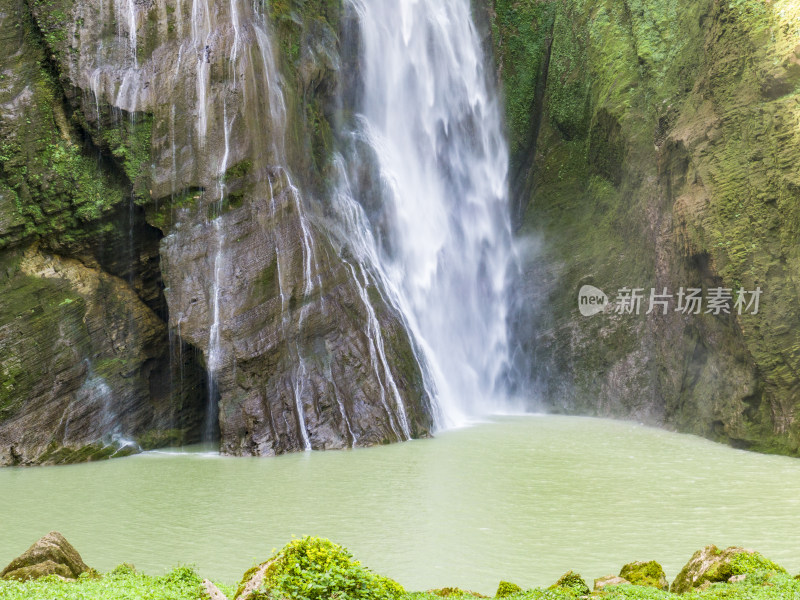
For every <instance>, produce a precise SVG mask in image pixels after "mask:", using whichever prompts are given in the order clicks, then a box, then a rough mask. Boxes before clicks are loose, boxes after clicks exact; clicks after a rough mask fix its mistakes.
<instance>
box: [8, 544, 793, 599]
mask: <svg viewBox="0 0 800 600" xmlns="http://www.w3.org/2000/svg"><path fill="white" fill-rule="evenodd" d="M137 590H139V591H137ZM143 590H147V592H146V593H145V592H144V591H143ZM140 597H142V598H144V597H146V598H153V599H159V600H161V599H167V598H168V599H172V598H175V599H178V598H186V599H187V600H188V599H192V600H199V599H203V600H229V599H230V600H266V599H272V598H276V599H277V598H280V599H282V600H322V599H323V598H336V599H338V600H367V599H376V600H426V599H428V600H436V599H437V598H450V597H452V598H465V599H470V598H487V597H489V596H484V595H482V594H479V593H476V592H470V591H466V590H461V589H458V588H441V589H436V590H428V591H426V592H407V591H406V590H404V589H403V587H402V586H401V585H400V584H399V583H397V582H396V581H393V580H391V579H388V578H386V577H383V576H380V575H377V574H375V573H373V572H371V571H370V570H369V569H367V568H365V567H363V566H362V565H361V564H360V563H359V562H358V561H357V560H355V559H354V558H353V556H352V555H351V554H350V553H349V552H348V551H347V550H346V549H345V548H343V547H342V546H339V545H337V544H335V543H333V542H331V541H329V540H326V539H321V538H314V537H304V538H302V539H296V540H293V541H291V542H290V543H288V544H287V545H286V546H284V547H283V548H282V549H281V550H280V551H278V552H276V553H274V555H273V556H272V557H271V558H269V559H268V560H267V561H265V562H263V563H261V564H258V565H256V566H254V567H253V568H251V569H250V570H248V571H247V572H246V573H245V574H244V575H243V577H242V579H241V581H240V583H239V585H238V587H237V588H236V589H235V590H234V589H233V588H229V587H228V586H225V585H222V584H217V583H213V582H211V581H209V580H208V579H202V578H201V576H200V575H198V574H197V573H196V572H195V571H194V570H193V569H191V568H189V567H178V568H176V569H175V570H173V571H172V572H171V573H169V574H167V575H165V576H162V577H151V576H148V575H144V574H141V573H138V572H137V571H136V570H135V568H134V567H133V566H131V565H121V566H119V567H117V568H116V569H114V570H113V571H111V572H110V573H107V574H101V573H99V572H98V571H96V570H95V569H92V568H90V567H89V566H88V565H86V564H85V563H84V562H83V560H82V558H81V556H80V554H79V553H78V551H77V550H76V549H75V548H74V547H73V546H72V545H71V544H70V543H69V542H68V541H67V540H66V539H65V538H64V536H63V535H61V534H60V533H58V532H55V531H54V532H51V533H49V534H48V535H46V536H44V537H43V538H41V539H40V540H38V541H37V542H36V543H34V544H33V545H32V546H31V547H30V548H28V550H26V551H25V552H24V553H23V554H22V555H20V556H19V557H17V558H15V559H14V560H13V561H11V563H10V564H9V565H8V566H7V567H6V568H5V569H3V570H2V571H1V572H0V598H4V599H5V598H9V599H11V600H18V599H19V600H21V599H35V598H70V599H71V598H75V599H76V600H77V599H78V598H80V599H86V598H98V599H104V598H109V599H110V598H140ZM494 597H495V598H498V599H499V598H510V599H519V600H522V599H532V600H571V599H579V598H587V599H588V598H605V599H609V600H614V599H619V600H624V599H632V600H633V599H641V600H650V599H652V600H655V599H664V600H666V599H668V598H677V597H682V598H686V599H692V600H694V599H698V600H700V599H705V600H715V599H722V598H726V599H738V598H741V599H742V600H745V599H748V600H761V599H763V600H771V599H773V598H800V575H798V576H797V577H794V578H793V577H791V576H790V575H789V574H788V573H787V571H786V569H784V568H783V567H781V566H780V565H778V564H776V563H774V562H772V561H771V560H769V559H768V558H766V557H764V556H763V555H761V554H759V553H758V552H756V551H754V550H749V549H746V548H741V547H729V548H725V549H720V548H717V547H716V546H713V545H712V546H706V547H705V548H703V549H701V550H698V551H697V552H695V553H694V554H693V555H692V557H691V558H690V559H689V561H688V562H687V563H686V565H685V566H684V567H683V569H681V571H680V572H679V573H678V575H677V576H676V577H675V579H674V580H673V581H672V583H670V582H669V581H668V580H667V577H666V575H665V573H664V569H663V568H662V567H661V565H660V564H659V563H658V562H656V561H654V560H651V561H647V562H632V563H628V564H626V565H624V566H623V567H622V568H621V569H620V571H619V574H618V575H613V574H610V575H607V576H604V577H600V578H598V579H595V580H594V586H593V589H592V588H590V587H589V585H588V584H587V583H586V581H585V580H584V579H583V578H582V577H581V576H580V575H579V574H577V573H574V572H572V571H569V572H567V573H565V574H564V575H563V576H562V577H561V578H560V579H559V580H558V581H557V582H556V583H554V584H553V585H551V586H550V587H548V588H537V589H529V590H525V589H523V588H522V587H520V586H519V585H516V584H514V583H511V582H508V581H501V582H500V583H499V585H498V588H497V592H496V593H495V596H494Z"/></svg>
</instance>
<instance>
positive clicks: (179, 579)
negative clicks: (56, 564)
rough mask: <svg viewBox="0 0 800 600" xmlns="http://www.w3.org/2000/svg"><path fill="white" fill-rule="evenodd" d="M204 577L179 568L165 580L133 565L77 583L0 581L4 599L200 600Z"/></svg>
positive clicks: (51, 579)
mask: <svg viewBox="0 0 800 600" xmlns="http://www.w3.org/2000/svg"><path fill="white" fill-rule="evenodd" d="M202 581H203V580H202V578H201V577H200V576H199V575H198V574H197V573H196V572H195V571H194V570H193V569H191V568H189V567H178V568H176V569H174V570H173V571H171V572H170V573H167V574H166V575H164V576H162V577H151V576H149V575H144V574H142V573H137V572H136V571H135V570H134V569H133V568H132V567H130V566H129V565H121V566H119V567H117V568H116V569H114V570H113V571H111V572H110V573H108V574H106V575H103V576H100V575H98V574H96V573H85V574H83V575H81V577H80V578H79V579H78V581H76V582H68V581H63V580H61V579H59V578H58V577H57V576H50V577H44V578H42V579H37V580H33V581H26V582H16V581H2V580H0V597H1V598H3V600H29V599H30V600H32V599H34V598H47V599H48V600H89V599H91V600H123V599H125V600H131V599H134V598H136V599H140V598H141V599H147V600H200V598H201V597H202V596H201V587H200V585H201V583H202Z"/></svg>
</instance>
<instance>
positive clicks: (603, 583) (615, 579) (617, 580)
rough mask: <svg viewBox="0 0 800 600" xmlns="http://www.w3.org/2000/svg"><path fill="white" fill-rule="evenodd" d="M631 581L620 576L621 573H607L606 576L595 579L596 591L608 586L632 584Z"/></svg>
mask: <svg viewBox="0 0 800 600" xmlns="http://www.w3.org/2000/svg"><path fill="white" fill-rule="evenodd" d="M630 583H631V582H630V581H628V580H627V579H624V578H622V577H620V576H619V575H606V576H605V577H601V578H600V579H595V580H594V591H595V592H599V591H600V590H602V589H603V588H607V587H610V586H612V585H630Z"/></svg>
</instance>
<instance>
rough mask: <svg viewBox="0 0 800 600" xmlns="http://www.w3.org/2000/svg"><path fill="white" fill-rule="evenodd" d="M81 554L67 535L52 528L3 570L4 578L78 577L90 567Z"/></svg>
mask: <svg viewBox="0 0 800 600" xmlns="http://www.w3.org/2000/svg"><path fill="white" fill-rule="evenodd" d="M89 570H90V569H89V567H88V566H87V565H86V563H84V562H83V559H82V558H81V555H80V554H79V553H78V551H77V550H76V549H75V548H73V547H72V544H70V543H69V542H68V541H67V540H66V539H65V538H64V536H63V535H61V534H60V533H58V532H57V531H51V532H50V533H48V534H47V535H46V536H44V537H43V538H41V539H40V540H39V541H37V542H36V543H35V544H33V545H32V546H31V547H30V548H28V549H27V550H26V551H25V552H24V553H23V554H21V555H20V556H18V557H17V558H15V559H14V560H12V561H11V562H10V563H9V565H8V566H7V567H6V568H5V569H3V571H2V572H0V577H1V578H3V579H16V580H18V581H28V580H30V579H38V578H39V577H45V576H47V575H58V576H60V577H63V578H64V579H77V578H78V577H79V576H80V575H81V573H86V572H87V571H89Z"/></svg>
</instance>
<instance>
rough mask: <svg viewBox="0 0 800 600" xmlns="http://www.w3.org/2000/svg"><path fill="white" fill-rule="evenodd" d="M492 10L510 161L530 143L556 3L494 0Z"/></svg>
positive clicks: (493, 33)
mask: <svg viewBox="0 0 800 600" xmlns="http://www.w3.org/2000/svg"><path fill="white" fill-rule="evenodd" d="M494 11H495V18H494V19H493V20H492V38H493V40H494V49H495V58H496V60H497V64H498V68H499V70H500V76H501V78H502V81H503V92H504V95H505V106H506V116H507V120H508V129H509V138H510V139H509V144H510V147H511V154H512V160H513V158H514V157H516V158H519V154H520V153H521V152H523V151H524V150H525V149H527V148H528V147H529V145H530V144H531V143H532V142H533V140H532V135H533V132H532V131H531V119H532V118H533V116H534V111H535V106H534V101H535V98H536V92H537V87H538V86H540V85H541V83H540V82H541V80H542V76H543V74H544V66H545V64H546V60H547V57H548V53H549V51H550V44H551V42H552V36H553V24H554V19H555V15H556V3H555V2H539V1H523V2H519V1H518V0H496V2H494Z"/></svg>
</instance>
